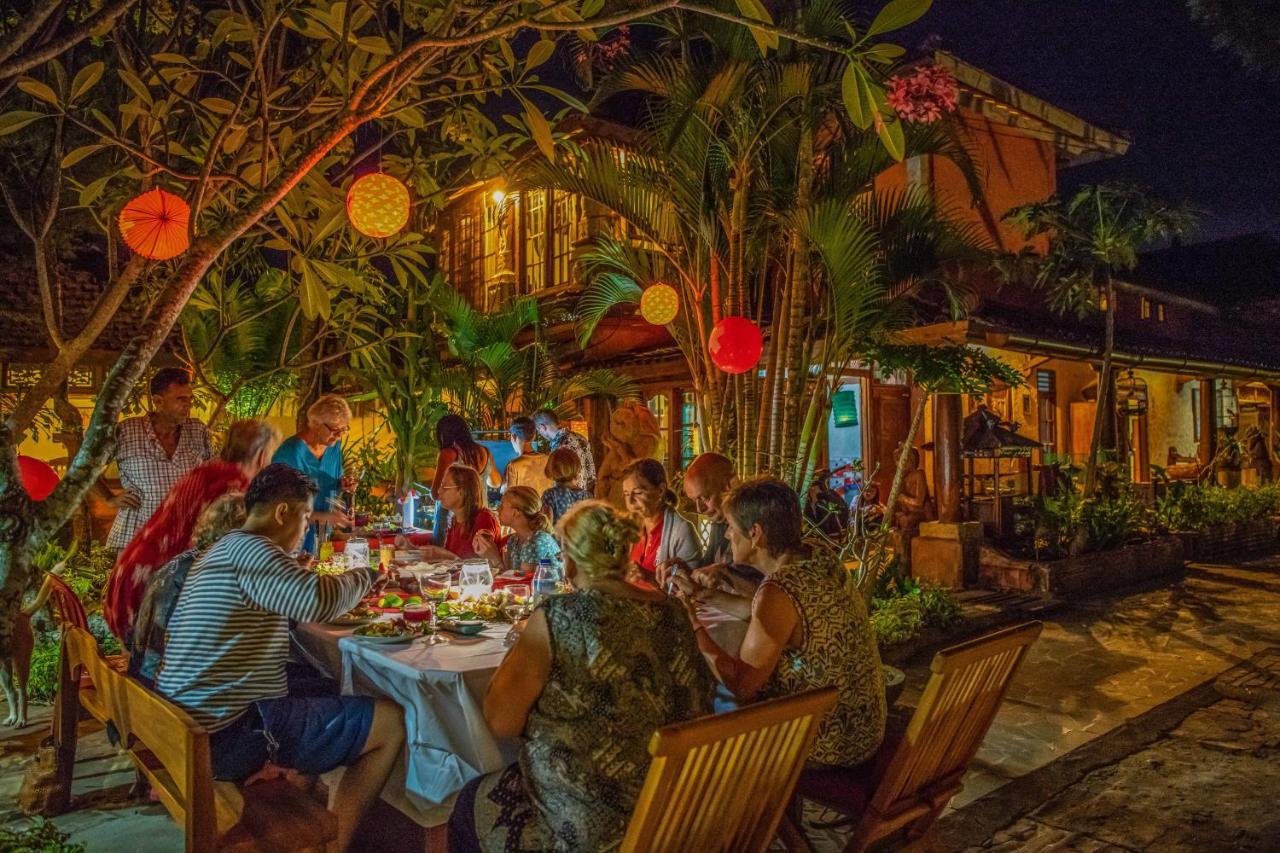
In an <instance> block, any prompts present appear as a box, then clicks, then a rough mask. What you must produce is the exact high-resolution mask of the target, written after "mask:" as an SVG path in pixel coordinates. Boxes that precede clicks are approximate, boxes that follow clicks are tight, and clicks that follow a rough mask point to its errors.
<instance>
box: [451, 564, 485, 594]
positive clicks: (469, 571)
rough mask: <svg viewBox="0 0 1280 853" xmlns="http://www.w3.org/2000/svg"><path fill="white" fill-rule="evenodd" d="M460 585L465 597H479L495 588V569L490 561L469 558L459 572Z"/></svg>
mask: <svg viewBox="0 0 1280 853" xmlns="http://www.w3.org/2000/svg"><path fill="white" fill-rule="evenodd" d="M458 586H459V588H460V591H461V593H462V597H463V598H479V597H480V596H482V595H484V594H485V593H487V592H489V590H490V589H492V588H493V570H492V569H491V568H489V563H488V562H486V561H480V560H467V561H465V562H464V563H463V564H462V570H461V572H459V574H458Z"/></svg>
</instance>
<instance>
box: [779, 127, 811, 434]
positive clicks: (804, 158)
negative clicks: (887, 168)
mask: <svg viewBox="0 0 1280 853" xmlns="http://www.w3.org/2000/svg"><path fill="white" fill-rule="evenodd" d="M796 157H797V160H796V202H795V205H796V210H807V209H808V208H809V205H810V203H811V201H812V194H813V182H814V168H813V160H814V155H813V126H812V125H811V124H810V123H809V121H808V120H807V119H805V118H802V119H801V122H800V142H799V146H798V151H797V152H796ZM791 237H792V240H794V241H795V275H794V279H793V281H792V282H791V305H790V309H791V310H790V312H789V313H788V316H787V332H786V339H787V354H786V358H785V359H784V360H783V365H784V367H783V369H784V370H785V371H786V372H787V375H786V376H785V377H784V378H783V385H784V388H785V392H784V394H783V414H782V423H783V433H782V445H781V448H780V450H781V456H782V458H784V459H794V458H795V455H796V451H797V449H798V448H799V444H800V429H801V424H800V404H801V402H802V398H803V396H804V389H805V386H806V384H807V382H808V379H809V371H808V370H807V369H806V368H807V367H808V365H807V364H804V363H803V362H804V338H805V335H804V332H803V330H804V327H805V323H806V322H807V321H809V320H810V319H811V318H809V317H806V313H807V312H808V311H810V310H811V308H812V306H810V305H809V302H808V299H807V297H808V296H809V293H810V284H811V282H810V263H809V245H808V243H807V242H806V241H805V239H804V237H803V236H802V235H800V234H799V233H798V232H796V233H793V234H792V235H791Z"/></svg>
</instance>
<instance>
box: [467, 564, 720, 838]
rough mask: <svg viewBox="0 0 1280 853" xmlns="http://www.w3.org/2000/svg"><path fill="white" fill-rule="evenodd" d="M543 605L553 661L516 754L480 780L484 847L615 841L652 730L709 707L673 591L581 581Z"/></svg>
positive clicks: (703, 675) (478, 819) (478, 821)
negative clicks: (595, 586) (630, 592)
mask: <svg viewBox="0 0 1280 853" xmlns="http://www.w3.org/2000/svg"><path fill="white" fill-rule="evenodd" d="M541 607H542V608H543V609H544V610H545V612H546V615H547V624H548V626H549V629H550V634H551V660H552V665H551V672H550V674H549V675H548V677H547V684H546V687H544V688H543V691H542V695H541V696H540V697H539V698H538V701H537V702H536V703H535V704H534V706H533V709H532V710H531V711H530V712H529V721H528V723H527V725H526V728H525V735H526V737H527V738H528V739H527V740H526V741H525V745H524V749H523V750H522V752H521V754H520V760H519V763H518V764H514V765H512V766H511V767H508V768H507V769H506V770H504V771H499V772H497V773H494V774H490V775H489V776H487V777H484V778H483V779H482V780H481V781H480V785H479V788H478V790H477V791H476V796H475V828H476V834H477V836H478V838H479V839H480V843H481V847H482V848H483V849H484V850H486V851H505V850H558V851H571V850H572V851H587V850H591V851H596V850H614V849H616V848H617V847H618V846H619V845H620V844H621V843H622V838H623V836H624V835H625V834H626V831H627V822H628V820H630V817H631V811H632V809H633V807H634V806H635V802H636V799H637V797H639V795H640V789H641V787H642V786H643V785H644V777H645V774H646V773H647V772H648V770H649V752H648V744H649V739H650V738H651V737H652V736H653V732H654V730H655V729H658V728H661V727H662V726H665V725H669V724H671V723H678V722H682V721H684V720H689V719H692V718H694V717H698V716H702V715H704V714H709V713H711V699H712V691H713V689H714V688H713V684H714V682H713V680H712V676H711V672H710V670H709V669H708V668H707V666H706V664H705V663H704V662H703V658H702V655H701V654H699V653H698V648H697V644H696V643H695V641H694V638H693V632H692V630H691V629H690V627H689V619H688V617H687V616H686V615H685V613H684V611H683V609H682V607H681V606H680V604H679V603H678V602H676V601H674V600H670V601H664V602H644V601H636V600H633V599H626V598H619V597H616V596H611V595H607V594H605V593H602V592H598V591H595V590H590V589H587V590H581V591H578V592H573V593H568V594H566V595H556V596H552V597H551V598H549V599H547V600H546V601H545V602H544V603H543V604H542V605H541Z"/></svg>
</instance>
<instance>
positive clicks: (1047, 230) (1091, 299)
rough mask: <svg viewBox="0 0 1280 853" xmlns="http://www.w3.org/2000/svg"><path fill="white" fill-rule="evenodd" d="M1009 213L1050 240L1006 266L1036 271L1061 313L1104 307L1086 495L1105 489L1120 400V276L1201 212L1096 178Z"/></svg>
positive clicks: (1016, 271)
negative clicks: (1115, 363) (1106, 457)
mask: <svg viewBox="0 0 1280 853" xmlns="http://www.w3.org/2000/svg"><path fill="white" fill-rule="evenodd" d="M1005 219H1006V220H1008V221H1010V222H1012V223H1014V224H1015V225H1017V226H1020V227H1021V229H1022V231H1023V233H1024V235H1025V236H1026V237H1027V239H1028V240H1030V239H1034V238H1038V237H1048V239H1049V249H1048V251H1047V252H1046V253H1045V254H1044V255H1042V256H1041V255H1037V254H1035V253H1034V252H1032V251H1031V250H1029V249H1028V250H1024V251H1023V254H1022V255H1020V256H1018V257H1017V258H1015V259H1013V261H1014V263H1011V264H1006V265H1005V271H1006V274H1012V275H1014V276H1015V277H1023V278H1026V277H1029V280H1030V283H1031V284H1032V286H1034V287H1037V288H1041V289H1043V290H1044V291H1045V292H1046V293H1047V295H1048V301H1049V304H1050V306H1051V307H1053V308H1054V310H1057V311H1059V312H1062V313H1068V312H1070V313H1074V314H1075V315H1076V316H1077V317H1079V318H1082V319H1083V318H1084V317H1085V316H1087V315H1088V314H1089V313H1090V312H1092V311H1095V310H1098V308H1099V307H1101V309H1102V310H1103V312H1104V320H1105V331H1104V336H1103V344H1102V370H1101V372H1100V374H1099V376H1098V401H1097V414H1096V416H1095V417H1094V419H1093V437H1092V439H1091V440H1090V443H1089V458H1088V460H1087V461H1086V463H1085V479H1084V496H1085V497H1086V498H1088V497H1091V496H1092V495H1093V493H1094V490H1095V489H1096V488H1097V480H1098V456H1099V454H1100V453H1101V451H1102V443H1103V428H1104V425H1105V423H1106V421H1107V420H1108V419H1109V418H1110V417H1111V413H1112V410H1113V409H1114V406H1115V388H1114V385H1115V378H1114V375H1113V373H1114V371H1113V370H1112V358H1113V355H1114V353H1115V339H1116V292H1115V291H1116V287H1115V286H1116V279H1115V276H1116V274H1117V273H1120V272H1124V271H1128V270H1132V269H1133V268H1134V267H1135V266H1137V264H1138V252H1139V251H1140V250H1141V249H1142V248H1143V247H1144V246H1148V245H1150V244H1152V243H1154V242H1157V241H1160V240H1166V239H1168V238H1170V237H1174V236H1177V235H1180V234H1184V233H1186V232H1187V231H1188V230H1190V229H1191V227H1192V225H1193V224H1194V221H1195V217H1194V214H1193V213H1192V212H1191V211H1190V210H1189V209H1188V208H1186V207H1184V206H1181V205H1174V204H1169V203H1167V202H1164V201H1160V200H1158V199H1154V198H1152V197H1150V196H1148V195H1147V194H1146V193H1145V192H1144V191H1142V190H1141V189H1139V188H1137V187H1134V186H1131V185H1127V184H1096V185H1091V186H1086V187H1082V188H1080V189H1079V190H1078V191H1077V192H1076V193H1075V195H1073V196H1071V197H1070V198H1068V199H1063V198H1061V197H1059V196H1054V197H1052V198H1050V199H1048V200H1047V201H1042V202H1035V203H1033V204H1026V205H1022V206H1020V207H1016V208H1014V209H1012V210H1010V211H1009V212H1008V213H1006V214H1005ZM1114 432H1115V430H1114V429H1112V433H1113V436H1112V438H1113V440H1114Z"/></svg>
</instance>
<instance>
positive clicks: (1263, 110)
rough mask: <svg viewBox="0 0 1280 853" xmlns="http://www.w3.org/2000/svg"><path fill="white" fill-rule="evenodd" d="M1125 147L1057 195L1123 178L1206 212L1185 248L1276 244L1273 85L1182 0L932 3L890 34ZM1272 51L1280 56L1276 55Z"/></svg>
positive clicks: (1074, 174) (1069, 179) (1067, 179)
mask: <svg viewBox="0 0 1280 853" xmlns="http://www.w3.org/2000/svg"><path fill="white" fill-rule="evenodd" d="M931 34H936V35H937V36H939V37H941V45H940V46H941V47H942V48H943V49H945V50H948V51H950V52H951V53H954V54H955V55H957V56H958V57H960V58H961V59H963V60H965V61H967V62H970V63H972V64H974V65H977V66H979V67H981V68H984V69H985V70H987V71H989V72H991V73H992V74H994V75H995V76H996V77H999V78H1001V79H1003V80H1005V81H1006V82H1008V83H1012V84H1013V85H1015V86H1018V87H1019V88H1021V89H1024V90H1026V91H1028V92H1030V93H1031V94H1033V95H1036V96H1038V97H1041V98H1044V99H1046V100H1048V101H1050V102H1052V103H1054V104H1056V105H1058V106H1060V107H1062V108H1064V109H1066V110H1069V111H1070V112H1073V113H1075V114H1076V115H1078V116H1080V117H1081V118H1083V119H1084V120H1086V121H1088V122H1090V123H1092V124H1095V125H1097V126H1099V127H1102V128H1104V129H1106V130H1112V131H1122V132H1125V133H1127V134H1128V135H1129V136H1130V137H1131V138H1132V140H1133V144H1132V146H1131V147H1130V149H1129V153H1128V154H1126V155H1125V156H1124V157H1121V158H1118V159H1114V160H1111V161H1106V162H1103V163H1097V164H1090V165H1087V166H1082V167H1077V168H1074V169H1071V170H1068V171H1065V172H1063V173H1062V175H1061V181H1060V184H1061V185H1062V186H1063V187H1064V188H1068V189H1069V188H1070V187H1072V186H1075V185H1078V184H1080V183H1092V182H1096V181H1104V180H1115V179H1122V180H1128V181H1133V182H1136V183H1140V184H1143V185H1145V186H1147V187H1149V188H1150V189H1151V190H1152V191H1153V192H1154V193H1155V194H1156V195H1158V196H1160V197H1162V198H1166V199H1170V200H1182V201H1186V202H1188V203H1190V204H1192V205H1193V206H1195V207H1196V208H1198V209H1200V210H1201V211H1202V212H1203V214H1204V215H1203V219H1202V221H1201V223H1200V227H1199V229H1198V231H1197V233H1196V234H1195V235H1192V237H1191V240H1192V241H1198V240H1207V239H1214V238H1218V237H1225V236H1230V235H1235V234H1243V233H1250V232H1254V231H1259V230H1263V229H1269V230H1271V231H1272V232H1273V233H1277V234H1280V82H1275V81H1266V80H1263V79H1261V78H1258V77H1255V76H1250V74H1249V73H1248V72H1246V71H1245V70H1244V69H1243V68H1242V67H1241V66H1240V65H1239V64H1238V63H1237V62H1236V61H1235V59H1234V58H1232V57H1231V56H1230V55H1227V54H1225V53H1221V52H1219V51H1217V50H1215V49H1214V48H1213V46H1212V45H1211V43H1210V35H1209V34H1208V33H1207V32H1206V31H1205V30H1204V29H1203V28H1202V27H1201V26H1200V25H1199V24H1198V23H1196V22H1194V21H1192V20H1191V19H1190V18H1189V17H1188V16H1187V14H1186V10H1185V6H1184V5H1183V3H1182V2H1181V0H1057V2H1054V0H936V2H935V3H934V6H933V8H932V9H931V10H930V11H929V12H928V13H927V14H926V15H925V17H924V18H923V19H921V21H920V22H918V23H917V24H916V25H914V26H912V27H911V28H910V29H908V30H905V31H903V32H901V33H894V34H893V35H894V36H896V37H897V39H898V41H899V42H900V43H901V44H903V46H905V47H907V48H908V49H912V48H915V47H916V46H917V45H918V44H919V43H920V42H921V41H922V40H924V39H925V38H926V37H927V36H929V35H931ZM1277 50H1280V46H1278V47H1277Z"/></svg>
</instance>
